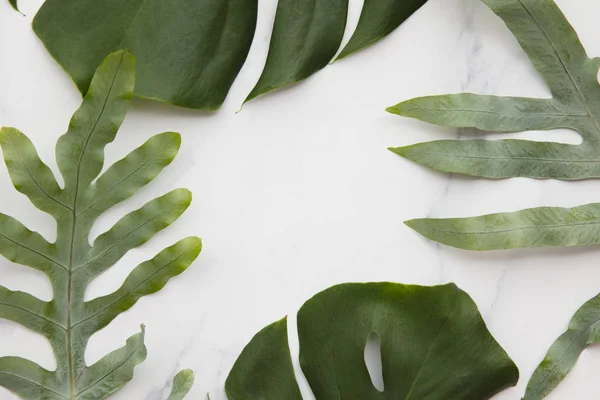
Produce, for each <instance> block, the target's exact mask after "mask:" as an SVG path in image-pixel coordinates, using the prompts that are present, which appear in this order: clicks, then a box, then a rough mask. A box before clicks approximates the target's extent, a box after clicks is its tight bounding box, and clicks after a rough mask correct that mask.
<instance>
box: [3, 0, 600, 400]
mask: <svg viewBox="0 0 600 400" xmlns="http://www.w3.org/2000/svg"><path fill="white" fill-rule="evenodd" d="M41 3H42V0H29V1H23V2H22V8H23V11H24V12H25V13H26V14H27V17H25V18H23V17H22V16H20V15H19V14H17V13H15V12H12V11H11V10H10V8H9V6H8V4H7V1H6V0H4V1H0V18H1V22H0V30H1V36H0V54H1V56H0V125H2V126H15V127H18V128H19V129H21V130H22V131H23V132H25V133H26V134H27V135H29V136H30V137H31V138H32V140H33V141H34V142H35V144H36V145H37V147H38V150H39V152H40V155H41V157H42V159H43V160H44V161H45V162H46V163H48V164H49V165H50V166H51V168H52V169H53V170H54V171H57V168H56V163H55V161H54V157H53V154H54V144H55V142H56V139H57V138H58V137H59V135H61V134H62V133H63V132H64V131H65V130H66V127H67V124H68V121H69V118H70V116H71V114H72V113H73V111H74V110H75V109H76V108H77V107H78V105H79V103H80V101H81V99H80V96H79V94H78V92H77V90H76V89H75V86H74V85H73V84H72V83H71V82H70V80H69V78H68V77H67V75H66V74H65V73H64V72H63V71H62V70H61V69H60V67H59V66H58V65H57V64H56V63H55V62H54V61H53V60H52V59H51V57H50V56H49V55H48V54H47V52H46V51H45V50H44V48H43V46H42V44H41V43H40V42H39V40H38V39H37V38H36V37H35V35H34V34H33V32H32V30H31V26H30V22H31V19H32V17H33V16H34V15H35V12H36V10H37V8H38V7H39V6H40V5H41ZM361 3H362V1H360V0H351V7H352V8H351V15H350V23H349V26H348V29H347V35H346V40H347V39H348V38H349V34H350V33H351V31H352V30H353V28H354V26H355V25H356V23H357V21H358V15H359V12H360V7H361ZM557 3H558V4H559V5H560V6H561V7H562V9H563V10H564V12H565V13H566V15H567V16H568V18H569V19H570V21H571V22H572V23H573V24H574V25H575V27H576V29H577V30H578V32H579V34H580V36H581V39H582V41H583V43H584V44H585V46H586V48H587V49H588V51H589V53H590V54H591V55H593V56H598V55H600V40H598V38H599V37H600V25H599V24H598V23H597V20H598V16H600V2H598V1H596V0H579V1H572V0H557ZM275 6H276V1H275V0H261V1H260V14H259V22H258V31H257V34H256V39H255V41H254V44H253V47H252V50H251V53H250V57H249V62H248V63H247V64H246V66H245V67H244V69H243V70H242V72H241V74H240V77H239V79H238V80H237V81H236V83H235V85H234V87H233V88H232V90H231V93H230V96H229V97H228V99H227V102H226V104H225V105H224V107H223V109H222V110H221V111H220V112H218V113H203V112H195V111H189V110H183V109H177V108H174V107H169V106H165V105H160V104H155V103H151V102H147V101H134V105H133V108H132V111H131V112H130V114H129V116H128V118H127V120H126V122H125V124H124V126H123V128H122V130H121V135H120V136H119V137H118V139H117V141H116V142H115V143H114V144H112V145H110V146H109V148H108V150H107V158H108V160H107V162H109V163H110V162H113V161H116V160H118V159H120V158H121V157H123V156H124V155H125V154H126V153H128V152H129V151H130V150H131V149H133V148H134V147H136V146H138V145H139V144H141V143H143V142H144V141H145V140H146V139H147V138H148V137H149V136H150V135H152V134H155V133H159V132H162V131H166V130H175V131H180V132H181V133H182V135H183V139H184V146H183V147H182V151H181V153H180V156H179V157H178V158H177V159H176V161H175V162H174V163H173V165H172V166H171V167H170V168H168V169H167V170H166V171H165V172H164V173H163V174H162V175H161V176H160V177H159V178H158V179H157V180H156V181H155V182H154V183H152V184H151V185H149V186H148V187H147V188H146V189H144V190H143V191H142V192H140V193H139V194H138V195H136V196H135V197H134V198H133V199H132V200H131V201H128V202H126V203H124V204H122V205H120V206H118V207H117V208H115V209H113V210H112V211H110V212H109V213H108V214H106V215H105V216H103V217H102V218H101V220H100V221H98V223H97V225H96V226H95V228H94V230H93V233H94V235H98V234H99V233H101V232H103V231H105V230H106V229H108V228H109V227H110V226H111V225H112V224H113V223H114V222H116V220H118V219H119V218H120V217H121V216H122V215H123V214H124V213H126V212H129V211H131V210H134V209H136V208H138V207H139V206H141V205H142V204H144V203H145V202H146V201H147V200H149V199H150V198H151V197H153V196H156V195H160V194H163V193H165V192H167V191H169V190H171V189H172V188H175V187H187V188H190V189H191V190H192V191H193V193H194V196H195V197H194V202H193V205H192V207H191V208H190V210H189V211H188V212H187V214H186V216H185V217H184V218H182V219H181V220H180V221H178V222H177V223H175V224H174V225H173V226H172V228H171V229H168V230H167V231H165V232H164V233H162V234H160V235H159V236H157V237H156V238H155V239H153V240H152V241H151V242H150V243H149V244H147V245H146V246H144V247H142V248H140V249H138V250H135V251H133V252H131V253H129V254H128V255H127V256H126V257H125V258H124V259H123V260H122V261H121V262H119V264H118V265H117V266H116V267H115V268H113V269H112V270H110V271H109V272H108V273H106V274H105V275H103V276H101V277H99V278H98V279H97V280H96V281H94V282H93V283H92V285H91V286H90V288H89V290H88V293H87V297H88V298H89V299H91V298H95V297H97V296H100V295H104V294H107V293H110V292H112V291H113V290H115V289H116V288H118V287H119V286H120V285H121V283H122V281H123V280H124V279H125V277H126V276H127V274H128V273H129V271H131V269H133V267H134V266H136V265H137V264H138V263H139V262H141V261H143V260H146V259H148V258H150V257H152V256H153V255H154V254H155V253H156V252H157V251H158V250H160V249H161V248H163V247H165V246H167V245H170V244H171V243H173V242H174V241H176V240H177V239H179V238H182V237H184V236H187V235H198V236H201V237H202V238H203V240H204V250H203V252H202V254H201V256H200V258H199V259H198V261H197V262H196V263H195V264H194V265H193V267H192V268H191V269H190V270H188V271H187V272H186V273H185V275H183V276H182V277H180V278H177V279H175V280H173V281H172V282H171V283H170V284H169V285H168V286H167V287H166V288H165V289H164V290H163V291H162V292H161V293H159V294H157V295H154V296H151V297H147V298H145V299H143V300H142V301H140V302H139V303H138V304H137V305H136V306H135V307H134V308H133V309H132V310H131V311H129V312H127V313H126V314H124V315H121V316H119V317H118V318H117V319H116V320H115V321H114V322H113V323H112V324H111V325H109V326H108V327H107V328H106V329H104V330H103V331H101V332H100V333H98V334H97V335H95V336H94V337H93V338H92V340H91V342H90V346H89V348H88V353H87V360H88V362H89V363H92V362H95V361H96V360H98V359H99V358H100V357H102V356H103V355H104V354H106V353H107V352H110V351H112V350H113V349H115V348H118V347H120V346H122V345H123V343H124V342H125V339H126V338H127V337H128V336H130V335H131V334H133V333H135V332H137V331H138V329H139V325H140V323H142V322H143V323H145V324H146V326H147V346H148V349H149V355H148V359H147V360H146V362H145V363H144V364H142V365H141V366H139V367H138V368H137V370H136V374H135V378H134V380H133V381H132V382H131V383H130V384H128V385H127V386H126V387H125V388H124V389H123V390H122V391H121V392H119V393H118V394H117V395H115V396H114V398H115V399H146V400H160V399H164V398H166V396H167V393H168V390H169V385H170V382H171V379H172V377H173V375H174V374H175V373H176V371H177V370H179V369H181V368H191V369H193V370H194V371H195V373H196V384H195V386H194V389H193V391H192V394H191V396H190V398H191V399H204V396H205V395H206V393H210V394H211V398H212V399H213V400H224V399H225V394H224V391H223V385H224V381H225V378H226V376H227V374H228V372H229V370H230V368H231V366H232V364H233V362H234V361H235V359H236V357H237V355H238V354H239V352H240V351H241V349H242V348H243V347H244V345H245V344H246V343H247V342H248V341H249V339H250V338H251V337H252V336H253V335H254V334H255V333H256V332H257V331H258V330H259V329H261V328H262V327H264V326H265V325H267V324H269V323H270V322H272V321H275V320H277V319H279V318H281V317H283V316H284V315H286V314H287V315H290V316H291V317H292V318H291V319H292V320H293V316H294V315H295V311H296V310H297V309H298V307H299V306H301V305H302V303H303V302H304V301H305V300H307V299H308V298H309V297H311V296H312V295H314V294H315V293H317V292H318V291H321V290H323V289H325V288H327V287H329V286H331V285H334V284H337V283H341V282H351V281H352V282H355V281H358V282H362V281H395V282H402V283H416V284H424V285H434V284H439V283H445V282H456V283H457V284H458V285H459V286H460V287H461V288H462V289H464V290H466V291H467V292H468V293H469V294H470V295H471V296H472V297H473V298H474V299H475V301H476V302H477V304H478V305H479V307H480V309H481V312H482V314H483V316H484V318H485V320H486V322H487V324H488V326H489V329H490V330H491V332H492V333H493V334H494V336H495V337H496V338H497V339H498V341H499V342H500V343H501V344H502V345H503V346H504V347H505V349H506V350H507V351H508V352H509V354H510V355H511V356H512V357H513V359H514V360H515V362H516V363H517V364H518V366H519V367H520V370H521V376H522V378H521V382H520V383H519V385H518V386H517V387H516V388H512V389H509V390H507V391H505V392H503V393H501V394H500V395H498V396H497V397H496V398H495V399H498V400H509V399H520V397H521V396H522V395H523V393H524V389H525V385H526V383H527V380H528V379H529V377H530V375H531V373H532V372H533V370H534V368H535V367H536V366H537V364H538V363H539V361H540V360H541V359H542V358H543V356H544V354H545V352H546V350H547V348H548V346H549V345H550V344H551V343H552V342H553V341H554V339H555V338H556V337H557V336H558V335H559V334H560V333H562V332H563V331H564V329H565V328H566V326H567V323H568V321H569V319H570V317H571V316H572V314H573V313H574V312H575V310H576V309H577V308H578V307H579V306H580V305H582V304H583V303H584V302H585V301H586V300H588V299H589V298H591V297H593V296H595V295H596V294H597V293H598V292H600V265H598V262H597V261H598V259H599V257H598V256H599V255H600V254H599V253H598V249H597V248H586V249H555V250H522V251H509V252H492V253H469V252H464V251H459V250H454V249H450V248H446V247H441V246H439V245H436V244H434V243H432V242H428V241H426V240H424V239H423V238H421V237H419V236H418V235H417V234H415V233H414V232H412V231H411V230H410V229H408V228H407V227H405V226H404V225H403V223H402V222H403V221H404V220H406V219H410V218H415V217H425V216H432V217H438V216H444V217H451V216H471V215H478V214H482V213H489V212H499V211H514V210H518V209H521V208H525V207H533V206H540V205H551V206H575V205H579V204H584V203H589V202H597V201H600V182H597V181H588V182H577V183H565V182H555V181H534V180H528V179H512V180H506V181H499V182H495V181H486V180H479V179H469V178H462V177H456V176H448V175H444V174H439V173H434V172H431V171H428V170H426V169H424V168H422V167H419V166H417V165H413V164H411V163H409V162H408V161H405V160H403V159H401V158H399V157H397V156H396V155H394V154H392V153H390V152H388V151H387V150H386V148H387V147H389V146H400V145H406V144H412V143H416V142H419V141H427V140H433V139H438V138H456V137H462V136H465V137H466V136H469V137H472V136H473V135H474V134H473V133H472V132H460V131H455V130H448V129H441V128H436V127H432V126H429V125H426V124H423V123H419V122H416V121H412V120H408V119H403V118H400V117H396V116H392V115H390V114H387V113H385V112H384V109H385V107H386V106H389V105H392V104H395V103H397V102H399V101H401V100H405V99H408V98H411V97H415V96H420V95H426V94H436V93H447V92H461V91H471V92H476V93H484V94H498V95H525V96H549V91H548V89H547V88H546V87H545V84H544V83H543V81H542V80H541V79H540V78H539V77H538V76H537V75H536V73H535V71H534V69H533V67H532V65H531V63H530V62H529V60H528V59H527V58H526V56H525V54H524V53H523V51H522V50H521V49H520V47H519V46H518V44H517V42H516V40H515V39H514V38H513V37H512V36H511V35H510V33H509V31H508V30H507V29H506V27H505V26H504V25H503V23H502V21H501V20H500V19H498V18H497V17H496V16H495V15H494V14H493V13H492V12H491V11H489V10H488V9H487V8H486V7H485V6H484V5H483V4H482V3H481V2H480V1H479V0H431V1H430V2H429V3H428V4H427V5H426V6H425V7H424V8H423V9H422V10H421V11H419V12H418V13H417V14H416V15H415V16H414V17H413V18H412V19H411V20H410V21H409V22H407V23H406V24H405V25H403V27H401V29H399V30H397V31H396V32H395V33H394V34H392V35H391V36H390V37H389V38H388V39H386V40H384V41H383V42H381V43H379V44H378V45H376V46H374V47H372V48H370V49H367V50H365V51H363V52H361V53H359V54H357V55H355V56H352V57H350V58H348V59H346V60H344V61H341V62H339V63H336V64H334V65H332V66H329V67H328V68H326V69H325V70H324V71H322V72H321V73H318V74H317V75H315V76H314V77H313V78H311V79H309V80H308V81H306V82H303V83H300V84H297V85H294V87H290V88H288V89H284V90H280V91H278V92H276V93H274V94H271V95H268V96H266V97H264V98H261V99H259V100H257V101H255V102H252V103H250V104H248V105H246V106H245V107H244V109H243V110H242V111H241V112H240V113H237V114H236V111H237V110H238V109H239V107H240V104H241V102H242V100H243V99H244V98H245V96H246V94H247V93H248V92H249V91H250V89H251V88H252V86H253V84H254V83H255V81H256V79H257V78H258V76H259V74H260V71H261V69H262V66H263V63H264V59H265V55H266V52H267V45H268V42H269V37H270V29H271V24H272V21H273V18H274V12H275ZM495 136H496V137H502V135H495ZM516 136H517V137H521V138H529V139H533V140H556V141H561V142H566V143H578V142H579V141H580V138H579V136H578V135H577V134H575V133H573V132H569V131H553V132H545V133H541V132H538V133H527V134H518V135H516ZM0 210H2V212H4V213H7V214H9V215H12V216H14V217H16V218H18V219H20V220H21V221H23V222H24V223H25V224H26V225H27V226H28V227H29V228H31V229H33V230H37V231H39V232H40V233H41V234H42V235H44V236H45V237H46V238H47V239H49V240H53V239H54V237H55V232H54V229H55V227H54V223H53V220H51V219H50V217H48V216H47V215H45V214H43V213H41V212H40V211H37V210H35V209H34V208H33V206H31V205H30V204H29V202H28V201H26V200H25V198H24V197H23V196H22V195H20V194H19V193H17V192H16V191H14V190H13V189H12V187H11V185H10V182H9V179H8V174H7V173H6V169H5V168H4V167H3V166H2V167H1V168H0ZM0 280H1V281H2V284H3V285H5V286H7V287H9V288H10V289H13V290H26V291H28V292H30V293H32V294H34V295H36V296H38V297H40V298H41V299H44V300H49V299H50V298H51V296H52V293H51V289H50V285H49V282H48V281H47V279H46V278H45V277H44V276H43V275H41V274H40V273H37V272H35V271H32V270H29V269H26V268H24V267H21V266H18V265H14V264H11V263H10V262H8V261H6V260H0ZM292 325H293V324H292ZM294 328H295V327H294V326H292V329H294ZM291 340H292V344H293V347H294V349H295V351H296V350H297V339H296V338H295V337H293V338H292V339H291ZM0 354H2V355H15V356H21V357H26V358H29V359H31V360H34V361H36V362H38V363H39V364H40V365H42V366H43V367H45V368H48V369H52V368H54V366H55V361H54V358H53V355H52V352H51V349H50V346H49V345H48V344H47V343H46V342H45V340H44V339H43V338H41V337H38V336H36V335H35V334H32V333H30V332H28V331H26V330H25V329H23V328H21V327H20V326H17V325H16V324H13V323H10V322H6V321H0ZM599 368H600V349H598V348H592V349H590V350H587V351H586V352H584V354H583V355H582V357H581V359H580V361H579V363H578V364H577V367H576V368H575V369H574V371H573V373H572V374H571V375H570V376H569V377H568V378H567V379H566V380H565V382H564V383H563V384H562V385H561V386H560V387H559V388H558V389H557V390H556V391H555V392H554V393H553V394H552V395H551V396H550V397H548V399H551V400H557V399H598V398H600V394H599V393H600V392H599V391H598V389H599V388H600V380H599V379H598V372H597V371H598V369H599ZM303 389H304V390H305V393H307V397H306V398H307V399H310V398H312V397H311V395H310V394H308V391H306V386H305V387H304V388H303ZM14 398H15V397H14V396H12V395H11V394H9V393H8V392H7V391H4V390H3V389H1V388H0V399H14Z"/></svg>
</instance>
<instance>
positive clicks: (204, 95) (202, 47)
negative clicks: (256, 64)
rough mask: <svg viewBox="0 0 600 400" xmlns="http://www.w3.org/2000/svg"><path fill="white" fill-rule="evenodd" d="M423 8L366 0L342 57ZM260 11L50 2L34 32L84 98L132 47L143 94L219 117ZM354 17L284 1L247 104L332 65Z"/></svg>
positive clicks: (251, 6) (341, 5)
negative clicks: (105, 64)
mask: <svg viewBox="0 0 600 400" xmlns="http://www.w3.org/2000/svg"><path fill="white" fill-rule="evenodd" d="M425 1H426V0H373V1H371V0H367V1H366V2H365V4H364V8H363V12H362V15H361V18H360V21H359V24H358V27H357V29H356V31H355V32H354V34H353V36H352V38H351V40H350V42H349V43H348V45H347V46H346V47H345V48H344V50H343V52H342V54H341V55H340V58H342V57H346V56H348V55H350V54H351V53H355V52H357V51H359V50H360V49H362V48H364V47H366V46H369V45H371V44H373V43H375V42H376V41H378V40H379V39H381V38H383V37H384V36H386V35H388V34H389V33H391V32H392V31H393V30H394V29H396V28H397V27H398V26H399V25H400V24H401V23H402V22H404V21H405V20H406V19H407V18H408V17H410V16H411V15H412V14H413V13H414V12H415V11H416V10H417V9H418V8H419V7H420V6H421V5H422V4H423V3H425ZM257 10H258V2H257V0H227V1H213V0H197V1H196V0H176V1H170V2H166V3H165V2H161V1H158V0H149V1H144V0H134V1H126V2H123V1H118V0H107V1H93V0H79V1H77V2H73V1H72V0H48V1H46V2H45V3H44V5H43V6H42V7H41V9H40V11H39V12H38V14H37V15H36V17H35V19H34V21H33V28H34V31H35V32H36V34H37V35H38V37H39V38H40V39H41V40H42V42H43V43H44V45H45V46H46V48H47V49H48V51H49V52H50V54H51V55H52V56H53V57H54V58H55V59H56V60H57V61H58V62H59V64H60V65H61V66H62V67H63V68H64V69H65V70H66V71H67V73H68V74H69V75H70V76H71V77H72V79H73V80H74V81H75V83H76V85H77V87H78V88H79V90H80V91H81V92H82V93H84V94H85V93H86V92H87V89H88V86H89V84H90V81H91V77H92V75H93V72H94V71H95V69H96V66H97V65H98V64H99V63H100V62H101V61H102V60H103V59H104V57H106V56H107V55H108V54H109V53H111V52H113V51H116V50H119V49H121V48H127V49H129V50H130V51H131V52H132V53H133V54H134V55H135V56H136V58H137V60H138V64H139V74H138V84H137V85H136V88H135V93H136V95H138V96H140V97H144V98H149V99H154V100H159V101H163V102H167V103H171V104H174V105H178V106H182V107H188V108H196V109H204V110H215V109H218V108H219V107H220V106H221V105H222V103H223V101H224V100H225V97H226V96H227V93H228V92H229V89H230V87H231V85H232V84H233V82H234V80H235V78H236V77H237V75H238V73H239V71H240V69H241V68H242V66H243V64H244V62H245V61H246V57H247V55H248V52H249V50H250V45H251V43H252V40H253V36H254V32H255V28H256V23H257V16H258V11H257ZM347 16H348V0H297V1H296V0H294V1H292V0H279V3H278V7H277V13H276V18H275V24H274V28H273V33H272V38H271V44H270V48H269V54H268V56H267V61H266V66H265V69H264V70H263V72H262V75H261V77H260V79H259V81H258V83H257V85H256V86H255V88H254V89H253V90H252V92H251V93H250V94H249V96H248V98H247V99H246V101H249V100H252V99H254V98H255V97H257V96H260V95H262V94H265V93H267V92H269V91H271V90H274V89H276V88H278V87H281V86H284V85H287V84H290V83H293V82H298V81H300V80H303V79H306V78H307V77H309V76H310V75H312V74H314V73H315V72H317V71H319V70H320V69H322V68H324V67H325V66H326V65H327V64H328V63H329V62H330V61H331V59H332V58H333V57H334V55H335V53H336V52H337V51H338V49H339V48H340V45H341V43H342V38H343V35H344V29H345V26H346V19H347Z"/></svg>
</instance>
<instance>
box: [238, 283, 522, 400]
mask: <svg viewBox="0 0 600 400" xmlns="http://www.w3.org/2000/svg"><path fill="white" fill-rule="evenodd" d="M372 333H375V334H377V336H378V337H379V338H380V339H381V353H382V366H383V380H384V385H385V389H384V391H383V392H380V391H379V390H377V389H376V388H375V387H374V386H373V383H372V381H371V377H370V375H369V371H368V370H367V367H366V364H365V358H364V357H365V356H364V351H365V346H366V344H367V341H368V339H369V337H370V336H371V334H372ZM298 334H299V339H300V365H301V366H302V370H303V371H304V373H305V375H306V377H307V379H308V382H309V384H310V386H311V388H312V390H313V392H314V394H315V397H316V398H317V399H318V400H330V399H331V400H334V399H428V400H436V399H439V400H447V399H453V400H462V399H469V400H481V399H487V398H490V397H492V396H493V395H494V394H496V393H498V392H499V391H501V390H502V389H504V388H506V387H508V386H512V385H515V384H516V382H517V380H518V377H519V373H518V370H517V367H516V366H515V364H514V363H513V362H512V360H511V359H510V358H509V357H508V355H507V354H506V352H505V351H504V350H503V349H502V348H501V347H500V346H499V345H498V343H497V342H496V341H495V340H494V338H493V337H492V336H491V335H490V333H489V332H488V330H487V328H486V326H485V323H484V322H483V319H482V318H481V315H480V314H479V311H478V310H477V306H476V305H475V304H474V303H473V300H472V299H471V298H470V297H469V296H468V295H467V294H466V293H464V292H463V291H461V290H460V289H458V288H457V287H456V286H455V285H445V286H438V287H433V288H426V287H419V286H406V285H398V284H392V283H374V284H346V285H340V286H335V287H333V288H331V289H328V290H326V291H324V292H322V293H320V294H318V295H316V296H315V297H313V298H312V299H311V300H309V301H308V302H306V304H304V306H303V307H302V308H301V309H300V311H299V312H298ZM293 377H294V372H293V369H292V364H291V359H290V351H289V347H288V345H287V328H286V324H285V320H283V321H280V322H278V323H276V324H274V325H271V326H269V327H267V328H266V329H265V330H263V331H261V332H260V333H259V334H258V335H256V336H255V337H254V339H252V341H251V342H250V343H249V344H248V346H246V348H245V349H244V351H243V353H242V355H241V356H240V358H239V359H238V361H237V362H236V364H235V366H234V368H233V370H232V372H231V373H230V375H229V377H228V380H227V386H226V390H227V395H228V398H229V400H238V399H240V400H241V399H248V398H252V399H265V400H271V399H273V400H275V399H282V398H286V399H287V398H290V399H296V398H297V399H300V398H301V397H300V395H299V393H298V392H297V391H296V388H297V382H296V381H295V379H293ZM282 393H283V394H287V395H288V397H281V394H282Z"/></svg>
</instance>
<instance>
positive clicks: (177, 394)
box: [167, 369, 194, 400]
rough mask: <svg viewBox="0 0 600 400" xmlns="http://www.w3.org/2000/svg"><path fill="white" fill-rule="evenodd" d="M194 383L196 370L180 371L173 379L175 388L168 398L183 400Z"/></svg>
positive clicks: (170, 399) (169, 399)
mask: <svg viewBox="0 0 600 400" xmlns="http://www.w3.org/2000/svg"><path fill="white" fill-rule="evenodd" d="M193 385H194V372H193V371H192V370H190V369H184V370H183V371H179V373H178V374H177V375H175V379H173V388H172V389H171V394H170V395H169V398H168V399H167V400H183V399H184V398H185V396H187V394H188V393H189V392H190V390H191V389H192V386H193Z"/></svg>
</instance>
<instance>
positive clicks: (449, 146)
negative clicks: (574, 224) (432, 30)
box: [388, 0, 600, 180]
mask: <svg viewBox="0 0 600 400" xmlns="http://www.w3.org/2000/svg"><path fill="white" fill-rule="evenodd" d="M484 3H486V4H487V5H488V6H489V7H490V8H491V9H492V11H494V12H495V13H496V14H497V15H498V16H499V17H501V18H502V19H503V20H504V22H505V23H506V25H507V26H508V28H509V29H510V30H511V31H512V33H513V34H514V35H515V37H516V38H517V39H518V40H519V43H520V44H521V47H522V48H523V49H524V50H525V52H526V53H527V55H528V56H529V58H530V59H531V61H532V63H533V65H534V67H535V68H536V70H537V71H538V72H539V73H540V75H541V76H542V77H543V78H544V80H545V82H546V83H547V84H548V87H549V88H550V91H551V93H552V98H551V99H532V98H513V97H496V96H482V95H475V94H470V93H463V94H458V95H445V96H430V97H422V98H417V99H413V100H409V101H406V102H403V103H400V104H398V105H396V106H394V107H390V108H389V109H388V111H390V112H392V113H395V114H398V115H402V116H406V117H411V118H417V119H420V120H422V121H426V122H430V123H433V124H437V125H441V126H447V127H458V128H464V127H469V128H477V129H480V130H483V131H489V132H520V131H527V130H548V129H556V128H568V129H572V130H575V131H577V132H579V133H580V134H581V136H582V137H583V143H582V144H581V145H565V144H558V143H550V142H548V143H539V142H532V141H523V140H502V141H486V140H464V141H456V140H454V141H453V140H450V141H448V140H446V141H437V142H429V143H421V144H418V145H414V146H408V147H401V148H397V149H392V151H394V152H396V153H397V154H399V155H401V156H403V157H405V158H408V159H410V160H412V161H415V162H417V163H419V164H422V165H425V166H427V167H429V168H433V169H435V170H438V171H442V172H453V173H459V174H466V175H473V176H481V177H486V178H509V177H529V178H537V179H548V178H554V179H563V180H578V179H588V178H598V177H600V167H599V166H600V159H598V157H597V154H598V150H599V147H598V143H599V141H600V85H599V84H598V79H597V75H598V69H599V66H600V60H599V59H590V58H588V56H587V55H586V52H585V49H584V48H583V45H582V44H581V42H580V41H579V38H578V37H577V33H576V32H575V31H574V30H573V28H572V27H571V26H570V25H569V22H568V21H567V19H566V18H565V16H564V15H563V14H562V13H561V11H560V9H559V8H558V7H557V6H556V4H555V3H554V2H553V1H552V0H484Z"/></svg>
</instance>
